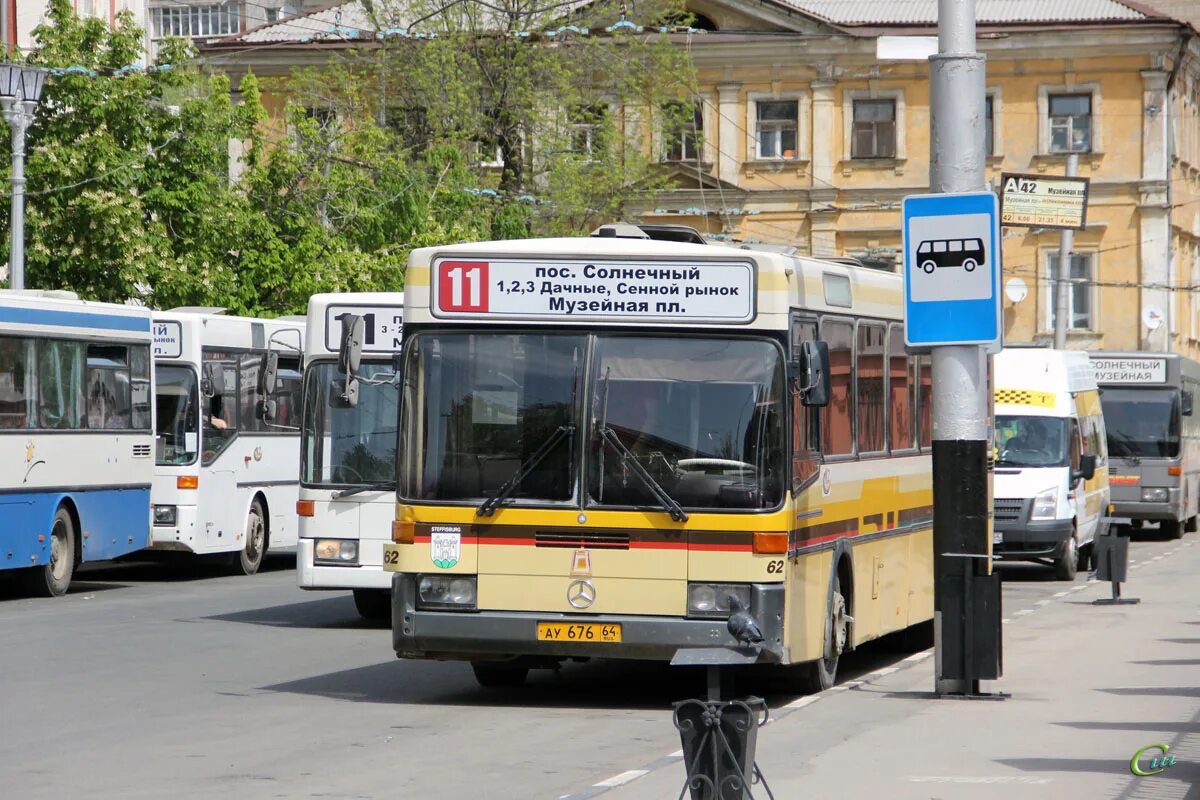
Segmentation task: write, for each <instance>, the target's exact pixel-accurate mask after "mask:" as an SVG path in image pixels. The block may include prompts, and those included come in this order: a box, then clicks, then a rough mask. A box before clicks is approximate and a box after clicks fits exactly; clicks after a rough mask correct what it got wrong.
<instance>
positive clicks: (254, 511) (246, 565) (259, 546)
mask: <svg viewBox="0 0 1200 800" xmlns="http://www.w3.org/2000/svg"><path fill="white" fill-rule="evenodd" d="M266 550H267V516H266V513H265V512H264V511H263V506H262V501H261V500H259V499H258V498H257V497H256V498H254V502H253V503H251V504H250V513H249V514H247V515H246V546H245V547H243V548H242V552H241V553H240V554H239V555H238V559H237V561H236V562H235V567H236V568H237V569H238V570H239V571H240V572H241V573H242V574H243V575H253V574H254V573H256V572H258V568H259V567H261V566H262V560H263V553H265V552H266Z"/></svg>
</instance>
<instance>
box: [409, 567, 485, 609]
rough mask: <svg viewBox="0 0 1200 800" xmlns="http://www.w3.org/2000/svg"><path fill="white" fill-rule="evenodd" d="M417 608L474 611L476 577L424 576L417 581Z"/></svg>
mask: <svg viewBox="0 0 1200 800" xmlns="http://www.w3.org/2000/svg"><path fill="white" fill-rule="evenodd" d="M417 608H441V609H457V610H460V611H469V610H473V609H474V608H475V576H474V575H422V576H421V578H420V580H418V581H417Z"/></svg>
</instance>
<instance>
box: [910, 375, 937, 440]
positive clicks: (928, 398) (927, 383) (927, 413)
mask: <svg viewBox="0 0 1200 800" xmlns="http://www.w3.org/2000/svg"><path fill="white" fill-rule="evenodd" d="M914 361H915V362H916V368H917V419H918V425H917V430H918V434H919V438H920V444H921V449H922V450H927V449H929V448H930V447H932V446H933V362H932V361H931V360H930V358H929V356H916V357H915V358H914Z"/></svg>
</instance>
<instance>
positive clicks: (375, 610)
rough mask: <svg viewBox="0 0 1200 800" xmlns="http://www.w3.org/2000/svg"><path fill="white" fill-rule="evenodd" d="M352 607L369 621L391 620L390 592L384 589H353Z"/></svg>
mask: <svg viewBox="0 0 1200 800" xmlns="http://www.w3.org/2000/svg"><path fill="white" fill-rule="evenodd" d="M354 608H355V609H356V610H357V611H358V615H359V616H360V617H362V618H363V619H365V620H370V621H371V622H391V621H392V593H391V592H389V591H387V590H386V589H355V590H354Z"/></svg>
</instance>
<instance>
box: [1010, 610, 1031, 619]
mask: <svg viewBox="0 0 1200 800" xmlns="http://www.w3.org/2000/svg"><path fill="white" fill-rule="evenodd" d="M1032 613H1033V609H1032V608H1022V609H1021V610H1020V611H1016V612H1013V616H1014V617H1023V616H1025V615H1027V614H1032Z"/></svg>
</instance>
